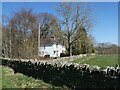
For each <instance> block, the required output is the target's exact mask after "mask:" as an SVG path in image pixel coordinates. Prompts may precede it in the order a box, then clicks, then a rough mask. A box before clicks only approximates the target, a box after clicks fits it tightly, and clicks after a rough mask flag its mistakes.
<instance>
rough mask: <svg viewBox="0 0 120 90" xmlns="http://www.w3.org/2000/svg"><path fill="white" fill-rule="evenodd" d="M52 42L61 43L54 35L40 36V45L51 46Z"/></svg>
mask: <svg viewBox="0 0 120 90" xmlns="http://www.w3.org/2000/svg"><path fill="white" fill-rule="evenodd" d="M53 44H62V43H61V42H60V41H59V40H58V39H56V38H55V37H54V36H49V37H47V38H41V41H40V46H45V45H48V46H51V45H53Z"/></svg>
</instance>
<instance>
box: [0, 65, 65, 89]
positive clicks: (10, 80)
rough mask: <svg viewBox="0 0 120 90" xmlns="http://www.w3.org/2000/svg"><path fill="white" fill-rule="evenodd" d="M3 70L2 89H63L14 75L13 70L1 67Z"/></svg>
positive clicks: (17, 74)
mask: <svg viewBox="0 0 120 90" xmlns="http://www.w3.org/2000/svg"><path fill="white" fill-rule="evenodd" d="M0 68H2V71H3V72H2V78H0V80H1V81H2V88H48V89H53V88H56V89H60V90H62V89H63V88H61V87H56V86H53V85H51V84H47V83H45V82H44V81H42V80H37V79H34V78H32V77H27V76H25V75H23V74H20V73H16V74H14V71H13V69H11V68H9V67H5V66H1V65H0Z"/></svg>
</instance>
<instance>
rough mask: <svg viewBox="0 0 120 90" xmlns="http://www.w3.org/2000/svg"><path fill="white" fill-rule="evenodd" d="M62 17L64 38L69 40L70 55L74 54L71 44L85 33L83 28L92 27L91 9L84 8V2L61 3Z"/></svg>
mask: <svg viewBox="0 0 120 90" xmlns="http://www.w3.org/2000/svg"><path fill="white" fill-rule="evenodd" d="M57 12H58V13H59V15H60V16H59V19H60V28H61V30H62V35H63V38H64V39H66V40H67V47H68V53H69V55H71V54H72V52H71V46H72V44H73V43H74V42H75V41H76V40H78V39H79V38H80V37H81V36H82V35H83V34H82V33H81V30H85V31H86V32H87V30H89V29H90V28H91V24H92V23H91V20H90V10H89V9H88V8H87V9H86V8H84V5H83V3H76V4H75V6H73V4H72V3H60V5H59V7H58V8H57Z"/></svg>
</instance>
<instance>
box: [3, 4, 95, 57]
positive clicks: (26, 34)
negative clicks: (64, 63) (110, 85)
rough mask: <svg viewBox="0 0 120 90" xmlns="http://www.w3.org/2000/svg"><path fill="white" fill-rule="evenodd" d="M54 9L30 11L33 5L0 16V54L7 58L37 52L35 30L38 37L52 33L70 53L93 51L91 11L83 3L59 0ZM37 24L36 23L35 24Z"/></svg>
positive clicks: (31, 54) (42, 38) (30, 55)
mask: <svg viewBox="0 0 120 90" xmlns="http://www.w3.org/2000/svg"><path fill="white" fill-rule="evenodd" d="M56 12H57V13H58V15H59V17H58V16H55V15H54V14H50V13H48V12H37V13H34V10H33V9H30V8H21V9H20V10H18V11H16V12H14V13H13V15H11V16H10V17H8V16H4V15H3V16H2V56H3V57H9V58H36V57H37V55H38V54H37V53H38V30H39V28H40V30H41V31H40V40H44V39H45V38H48V37H49V36H51V35H54V36H55V37H56V38H57V40H58V41H59V42H60V43H61V44H64V45H65V46H66V49H67V51H66V53H67V54H68V55H69V56H70V55H72V54H74V55H77V54H80V53H92V52H94V51H95V48H94V44H93V37H92V36H91V35H90V34H89V31H90V30H91V28H92V25H93V23H92V19H91V11H90V10H89V8H87V7H86V4H84V3H75V5H73V3H60V4H59V6H57V9H56ZM39 25H40V27H39Z"/></svg>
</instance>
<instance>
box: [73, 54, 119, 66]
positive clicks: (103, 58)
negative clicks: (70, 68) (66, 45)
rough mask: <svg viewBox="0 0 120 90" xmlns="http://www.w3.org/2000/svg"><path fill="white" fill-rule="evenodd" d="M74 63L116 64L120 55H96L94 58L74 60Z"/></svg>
mask: <svg viewBox="0 0 120 90" xmlns="http://www.w3.org/2000/svg"><path fill="white" fill-rule="evenodd" d="M73 62H74V63H80V64H84V63H86V64H90V65H98V66H100V67H106V66H115V65H116V64H118V55H117V54H111V55H95V56H93V58H90V56H89V57H84V58H80V59H77V60H74V61H73Z"/></svg>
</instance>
